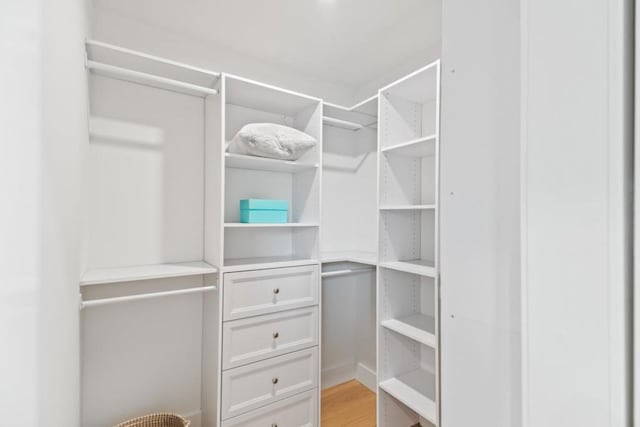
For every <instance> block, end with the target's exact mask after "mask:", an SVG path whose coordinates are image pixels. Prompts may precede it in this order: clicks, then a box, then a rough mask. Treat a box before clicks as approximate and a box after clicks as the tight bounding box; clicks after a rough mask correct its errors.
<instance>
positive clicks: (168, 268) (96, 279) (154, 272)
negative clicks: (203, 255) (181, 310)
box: [80, 261, 218, 286]
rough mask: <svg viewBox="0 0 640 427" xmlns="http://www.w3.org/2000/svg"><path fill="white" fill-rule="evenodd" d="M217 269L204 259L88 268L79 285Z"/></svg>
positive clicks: (191, 274)
mask: <svg viewBox="0 0 640 427" xmlns="http://www.w3.org/2000/svg"><path fill="white" fill-rule="evenodd" d="M217 272H218V269H217V268H216V267H214V266H212V265H210V264H207V263H206V262H204V261H195V262H183V263H166V264H152V265H140V266H132V267H117V268H99V269H92V270H88V271H87V272H86V273H85V274H84V275H83V276H82V280H81V281H80V286H90V285H101V284H107V283H120V282H134V281H138V280H150V279H165V278H171V277H187V276H200V275H202V274H215V273H217Z"/></svg>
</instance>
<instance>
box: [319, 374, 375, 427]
mask: <svg viewBox="0 0 640 427" xmlns="http://www.w3.org/2000/svg"><path fill="white" fill-rule="evenodd" d="M321 425H322V427H375V425H376V394H375V393H373V392H372V391H371V390H369V389H368V388H366V387H365V386H363V385H362V384H360V383H359V382H358V381H355V380H353V381H349V382H346V383H344V384H339V385H337V386H335V387H331V388H328V389H325V390H322V422H321Z"/></svg>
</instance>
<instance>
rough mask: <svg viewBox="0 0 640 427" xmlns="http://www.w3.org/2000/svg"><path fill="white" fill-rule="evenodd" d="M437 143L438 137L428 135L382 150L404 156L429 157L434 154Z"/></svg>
mask: <svg viewBox="0 0 640 427" xmlns="http://www.w3.org/2000/svg"><path fill="white" fill-rule="evenodd" d="M437 143H438V138H437V137H436V136H435V135H429V136H425V137H421V138H416V139H412V140H411V141H406V142H401V143H398V144H394V145H391V146H388V147H385V148H383V149H382V152H383V153H385V154H396V155H398V156H406V157H430V156H434V155H435V154H436V144H437Z"/></svg>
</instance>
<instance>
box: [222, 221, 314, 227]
mask: <svg viewBox="0 0 640 427" xmlns="http://www.w3.org/2000/svg"><path fill="white" fill-rule="evenodd" d="M224 226H225V228H312V227H320V224H318V223H317V222H285V223H277V224H269V223H250V224H249V223H244V222H225V223H224Z"/></svg>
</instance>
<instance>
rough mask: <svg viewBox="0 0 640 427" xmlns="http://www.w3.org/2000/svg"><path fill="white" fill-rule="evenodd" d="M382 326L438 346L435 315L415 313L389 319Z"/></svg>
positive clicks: (426, 343) (427, 344) (415, 339)
mask: <svg viewBox="0 0 640 427" xmlns="http://www.w3.org/2000/svg"><path fill="white" fill-rule="evenodd" d="M381 324H382V326H384V327H385V328H387V329H390V330H392V331H394V332H397V333H399V334H402V335H404V336H405V337H408V338H411V339H412V340H414V341H418V342H419V343H420V344H424V345H426V346H429V347H431V348H433V349H435V348H436V346H437V342H436V335H435V330H436V320H435V318H434V317H433V316H427V315H425V314H414V315H412V316H406V317H400V318H397V319H389V320H384V321H382V322H381Z"/></svg>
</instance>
